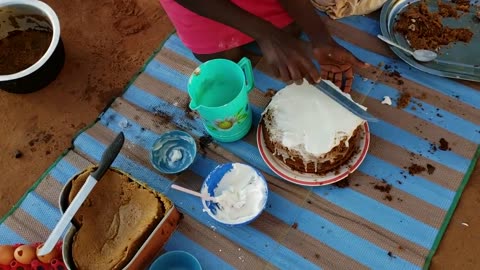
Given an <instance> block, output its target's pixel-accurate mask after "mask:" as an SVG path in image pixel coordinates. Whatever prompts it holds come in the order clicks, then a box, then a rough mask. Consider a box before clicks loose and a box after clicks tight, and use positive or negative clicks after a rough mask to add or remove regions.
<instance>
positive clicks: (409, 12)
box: [394, 1, 473, 51]
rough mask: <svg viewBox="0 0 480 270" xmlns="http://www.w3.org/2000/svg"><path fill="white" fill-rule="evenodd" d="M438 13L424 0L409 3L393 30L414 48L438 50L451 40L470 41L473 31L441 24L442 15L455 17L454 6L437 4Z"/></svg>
mask: <svg viewBox="0 0 480 270" xmlns="http://www.w3.org/2000/svg"><path fill="white" fill-rule="evenodd" d="M439 10H440V13H432V12H430V11H429V10H428V6H427V4H426V3H425V2H424V1H421V2H420V3H419V4H411V5H409V6H408V7H407V9H406V10H405V11H403V12H402V13H400V16H399V18H398V20H397V23H396V24H395V27H394V30H395V31H396V32H399V33H401V34H402V35H404V36H405V38H406V39H407V40H408V42H409V43H410V46H412V48H414V49H417V50H418V49H426V50H433V51H436V50H438V49H439V48H440V47H441V46H445V45H448V44H450V43H453V42H457V41H462V42H465V43H468V42H470V40H471V39H472V37H473V32H472V31H470V30H469V29H467V28H450V27H447V26H444V25H443V24H442V18H443V17H455V18H456V17H457V16H458V15H457V11H456V9H455V7H453V6H451V5H447V4H439Z"/></svg>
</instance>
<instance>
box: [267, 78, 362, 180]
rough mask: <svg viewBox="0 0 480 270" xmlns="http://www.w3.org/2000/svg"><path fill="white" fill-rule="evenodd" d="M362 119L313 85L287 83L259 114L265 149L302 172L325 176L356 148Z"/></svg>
mask: <svg viewBox="0 0 480 270" xmlns="http://www.w3.org/2000/svg"><path fill="white" fill-rule="evenodd" d="M363 123H364V120H362V119H360V118H358V117H357V116H355V115H353V114H352V113H351V112H350V111H348V110H347V109H345V108H343V107H342V106H341V105H340V104H338V103H337V102H335V101H333V100H332V99H331V98H330V97H328V96H326V95H325V94H324V93H322V92H321V91H320V90H318V89H316V88H315V87H314V86H312V85H310V84H308V83H304V84H303V85H290V86H287V87H286V88H284V89H282V90H280V91H279V92H277V94H276V95H275V96H274V97H273V98H272V101H271V102H270V104H269V105H268V106H267V108H266V109H265V111H264V112H263V115H262V135H263V139H264V141H265V145H266V147H267V149H268V150H269V151H270V152H271V153H272V154H273V156H274V157H275V158H277V159H278V160H279V161H280V162H282V163H284V164H285V165H286V166H288V167H289V168H291V169H292V170H295V171H298V172H302V173H313V174H318V175H324V174H326V173H329V172H331V171H335V170H337V169H338V168H339V167H340V166H342V165H344V164H345V163H347V162H348V161H349V160H350V159H351V157H352V156H353V155H354V154H355V153H356V152H357V151H358V150H359V142H360V140H361V136H362V125H363Z"/></svg>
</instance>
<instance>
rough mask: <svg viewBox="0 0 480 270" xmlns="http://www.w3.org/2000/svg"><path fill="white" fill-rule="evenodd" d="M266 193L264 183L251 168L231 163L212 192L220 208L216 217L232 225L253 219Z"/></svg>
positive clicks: (261, 206)
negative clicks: (230, 166)
mask: <svg viewBox="0 0 480 270" xmlns="http://www.w3.org/2000/svg"><path fill="white" fill-rule="evenodd" d="M266 191H267V186H266V184H265V181H264V180H263V179H262V178H261V176H260V175H259V174H258V173H257V172H256V171H255V170H254V169H253V168H252V167H250V166H247V165H245V164H241V163H233V168H232V169H231V170H230V171H228V172H227V173H226V174H225V175H224V176H223V177H222V179H221V180H220V182H219V183H218V185H217V187H216V188H215V190H214V195H215V197H216V198H217V202H218V204H219V206H220V208H219V209H218V211H217V213H216V217H217V218H218V219H219V220H222V221H223V222H224V223H232V224H238V223H243V222H246V221H248V220H250V219H252V218H254V217H255V216H256V215H257V214H258V213H259V212H260V211H262V209H263V207H264V205H265V201H266V200H267V196H266Z"/></svg>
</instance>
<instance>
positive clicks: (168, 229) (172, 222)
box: [59, 167, 183, 270]
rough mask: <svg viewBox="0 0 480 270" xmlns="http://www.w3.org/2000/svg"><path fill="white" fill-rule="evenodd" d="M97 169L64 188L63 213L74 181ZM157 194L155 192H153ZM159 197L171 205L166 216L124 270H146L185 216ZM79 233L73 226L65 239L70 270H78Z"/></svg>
mask: <svg viewBox="0 0 480 270" xmlns="http://www.w3.org/2000/svg"><path fill="white" fill-rule="evenodd" d="M95 168H96V167H89V168H87V169H86V170H84V171H82V172H80V173H78V174H77V175H75V176H73V177H72V178H71V179H70V180H69V181H68V182H67V183H66V185H65V186H64V188H63V190H62V192H61V193H60V198H59V206H60V210H61V212H62V213H63V212H64V211H65V210H66V209H67V208H68V197H69V194H70V190H71V188H72V181H73V180H74V179H76V178H77V177H78V176H79V175H81V174H83V173H84V172H85V171H93V170H94V169H95ZM110 170H113V171H114V172H116V173H118V174H121V175H127V176H128V177H129V178H130V180H131V181H134V182H137V183H139V184H140V185H142V186H144V187H145V188H147V189H150V188H149V187H148V186H146V185H145V184H143V183H142V182H139V181H138V180H136V179H135V178H133V177H132V176H131V175H129V174H127V173H125V172H123V171H121V170H120V169H117V168H110ZM152 191H153V192H155V191H154V190H152ZM156 193H157V194H158V195H159V196H161V197H162V201H164V202H165V201H167V202H169V205H166V206H165V208H166V209H165V216H164V217H163V218H162V220H160V222H159V223H158V224H157V226H156V227H155V229H154V230H153V231H152V233H151V234H150V235H149V236H148V238H147V239H146V240H145V242H144V243H143V245H142V246H141V247H140V248H139V249H138V251H137V252H136V253H135V255H134V256H133V258H132V259H131V260H130V262H129V263H128V264H127V265H126V266H125V267H124V268H123V269H124V270H137V269H146V268H147V267H148V266H149V265H150V264H151V263H152V262H153V260H154V259H155V258H156V257H157V256H158V255H159V254H160V253H161V251H162V248H163V246H164V244H165V243H166V242H167V241H168V239H169V238H170V236H171V235H172V234H173V232H174V231H175V230H176V228H177V226H178V224H179V223H180V221H181V219H182V217H183V215H182V214H181V213H180V212H179V211H178V210H177V209H176V208H175V205H174V204H173V203H172V202H171V201H170V199H168V198H167V197H165V196H164V195H163V194H161V193H158V192H156ZM72 223H73V222H72ZM76 232H77V227H76V225H75V224H71V226H70V227H69V229H68V230H67V232H66V233H65V235H64V237H63V245H62V253H63V262H64V263H65V266H66V267H67V269H68V270H76V267H75V263H74V261H73V257H72V249H71V247H72V244H73V241H74V237H75V234H76Z"/></svg>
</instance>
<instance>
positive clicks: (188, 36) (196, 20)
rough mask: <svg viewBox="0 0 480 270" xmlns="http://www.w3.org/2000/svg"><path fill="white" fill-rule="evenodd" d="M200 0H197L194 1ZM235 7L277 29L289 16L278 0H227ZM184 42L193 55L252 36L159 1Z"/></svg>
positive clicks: (170, 2) (170, 1)
mask: <svg viewBox="0 0 480 270" xmlns="http://www.w3.org/2000/svg"><path fill="white" fill-rule="evenodd" d="M198 1H200V0H198ZM231 2H232V3H234V4H235V5H237V6H239V7H240V8H242V9H243V10H246V11H248V12H250V13H252V14H254V15H256V16H258V17H260V18H263V19H264V20H266V21H269V22H270V23H272V24H273V25H275V26H276V27H278V28H283V27H285V26H287V25H289V24H291V23H292V22H293V19H292V18H291V17H290V16H289V15H288V14H287V12H286V11H285V10H284V9H283V7H282V6H281V5H280V3H279V2H278V0H231ZM160 3H161V4H162V6H163V8H164V9H165V11H166V13H167V15H168V17H169V18H170V20H171V21H172V23H173V25H174V26H175V28H176V30H177V33H178V36H179V37H180V39H181V40H182V42H183V43H184V45H185V46H186V47H187V48H189V49H190V50H192V52H194V53H196V54H212V53H217V52H221V51H225V50H229V49H232V48H235V47H239V46H242V45H245V44H247V43H250V42H252V41H253V38H251V37H250V36H247V35H245V34H243V33H242V32H240V31H238V30H236V29H234V28H231V27H229V26H226V25H224V24H222V23H218V22H216V21H213V20H210V19H207V18H205V17H202V16H200V15H197V14H196V13H193V12H191V11H190V10H188V9H186V8H184V7H182V6H181V5H179V4H178V3H177V2H176V1H174V0H160Z"/></svg>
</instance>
